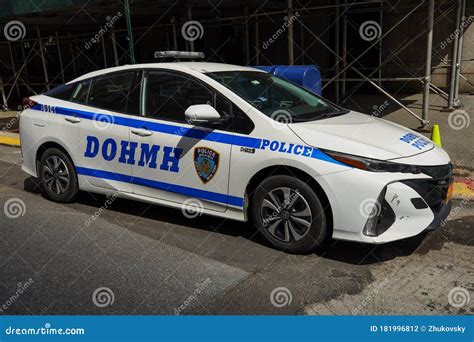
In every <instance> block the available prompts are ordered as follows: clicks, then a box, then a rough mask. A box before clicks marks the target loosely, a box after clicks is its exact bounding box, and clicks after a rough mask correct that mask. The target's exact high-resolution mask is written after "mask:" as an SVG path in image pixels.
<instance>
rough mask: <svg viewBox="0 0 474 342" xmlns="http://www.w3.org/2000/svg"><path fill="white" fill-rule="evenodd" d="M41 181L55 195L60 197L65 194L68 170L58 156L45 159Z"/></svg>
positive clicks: (68, 177) (67, 183)
mask: <svg viewBox="0 0 474 342" xmlns="http://www.w3.org/2000/svg"><path fill="white" fill-rule="evenodd" d="M43 179H44V184H45V185H46V188H47V189H48V190H49V191H50V192H52V193H54V194H56V195H62V194H64V193H65V192H66V190H67V188H68V186H69V182H70V176H69V170H68V168H67V166H66V163H65V162H64V160H63V159H62V158H61V157H59V156H51V157H49V158H48V159H46V162H45V163H44V166H43Z"/></svg>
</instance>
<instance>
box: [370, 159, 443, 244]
mask: <svg viewBox="0 0 474 342" xmlns="http://www.w3.org/2000/svg"><path fill="white" fill-rule="evenodd" d="M423 172H424V173H425V174H427V175H429V176H431V177H432V178H431V179H410V180H403V181H398V182H394V183H391V184H388V185H387V186H386V187H385V188H384V190H383V191H382V193H381V196H380V198H379V203H380V204H379V205H380V211H379V212H378V213H377V214H378V215H377V216H376V217H371V218H369V219H368V220H367V223H366V226H365V228H364V232H363V233H364V235H366V236H370V237H371V238H373V239H374V240H375V241H374V242H375V243H381V242H388V241H393V240H398V239H402V238H406V237H410V236H414V235H417V234H419V233H421V232H422V231H423V230H426V229H430V230H433V229H436V228H438V227H439V226H441V225H442V223H443V221H445V220H446V218H447V217H448V215H449V212H450V210H451V202H450V200H449V193H450V191H449V189H450V186H452V184H451V183H452V167H451V165H444V166H436V167H427V168H426V167H425V169H424V171H423Z"/></svg>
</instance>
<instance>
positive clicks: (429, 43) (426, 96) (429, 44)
mask: <svg viewBox="0 0 474 342" xmlns="http://www.w3.org/2000/svg"><path fill="white" fill-rule="evenodd" d="M433 21H434V0H428V32H427V34H426V62H425V79H424V82H425V83H424V85H423V111H422V113H421V118H422V119H423V121H422V124H421V126H422V127H426V126H428V124H429V121H428V112H429V109H430V108H429V107H430V83H431V53H432V50H433Z"/></svg>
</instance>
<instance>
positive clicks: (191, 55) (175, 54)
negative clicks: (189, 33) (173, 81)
mask: <svg viewBox="0 0 474 342" xmlns="http://www.w3.org/2000/svg"><path fill="white" fill-rule="evenodd" d="M154 57H155V58H175V59H178V60H179V59H202V58H204V57H205V56H204V52H191V51H155V54H154Z"/></svg>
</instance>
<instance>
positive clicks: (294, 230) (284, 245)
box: [251, 175, 328, 254]
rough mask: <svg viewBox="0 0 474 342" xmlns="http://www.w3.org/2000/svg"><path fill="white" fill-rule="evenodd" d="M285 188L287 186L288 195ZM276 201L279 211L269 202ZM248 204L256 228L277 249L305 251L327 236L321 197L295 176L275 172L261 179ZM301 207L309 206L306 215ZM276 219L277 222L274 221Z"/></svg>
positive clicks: (319, 244)
mask: <svg viewBox="0 0 474 342" xmlns="http://www.w3.org/2000/svg"><path fill="white" fill-rule="evenodd" d="M287 189H290V193H289V195H288V190H287ZM280 193H281V195H280ZM275 198H276V200H275ZM285 198H288V200H286V199H285ZM282 199H284V200H283V201H282ZM274 200H275V201H274ZM293 201H294V202H293ZM278 202H279V204H280V208H279V209H280V212H278V211H275V210H274V206H271V205H270V204H274V203H278ZM291 203H293V207H291ZM251 205H252V208H251V210H252V218H253V221H254V224H255V225H256V227H257V229H258V231H259V232H260V234H261V235H262V236H263V237H264V238H265V240H267V241H268V242H269V243H270V244H271V245H272V246H274V247H275V248H277V249H280V250H284V251H286V252H289V253H296V254H304V253H309V252H312V251H314V250H315V249H316V248H318V247H320V246H322V245H323V244H324V243H325V242H326V240H327V238H328V227H327V225H328V224H327V218H326V214H325V211H324V208H323V205H322V204H321V201H320V200H319V198H318V196H317V195H316V193H315V192H314V191H313V189H311V187H310V186H309V185H308V184H306V183H304V182H302V181H301V180H299V179H297V178H295V177H291V176H285V175H276V176H271V177H269V178H267V179H265V180H264V181H262V183H260V185H259V186H258V187H257V190H256V192H255V194H254V196H253V200H252V204H251ZM286 207H288V208H286ZM305 207H308V208H309V212H310V216H302V214H307V213H308V211H307V210H306V209H304V208H305ZM285 211H286V213H285ZM270 212H271V213H272V214H271V215H269V213H270ZM273 213H276V214H273ZM264 216H265V217H264ZM295 218H296V219H299V220H296V219H295ZM279 219H281V222H280V223H278V225H276V224H277V220H279ZM287 221H288V222H287ZM302 221H304V224H302V223H301V222H302ZM308 223H309V224H308ZM274 225H276V226H274ZM290 228H291V229H290ZM286 232H288V233H286Z"/></svg>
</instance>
